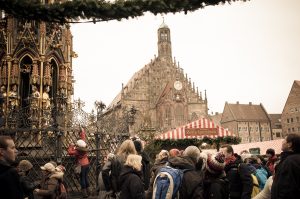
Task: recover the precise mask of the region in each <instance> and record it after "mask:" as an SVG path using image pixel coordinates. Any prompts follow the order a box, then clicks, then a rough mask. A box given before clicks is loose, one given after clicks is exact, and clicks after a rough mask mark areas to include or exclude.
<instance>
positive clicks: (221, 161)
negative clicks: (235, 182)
mask: <svg viewBox="0 0 300 199" xmlns="http://www.w3.org/2000/svg"><path fill="white" fill-rule="evenodd" d="M206 165H207V170H208V171H209V172H210V173H213V174H218V173H222V172H224V168H225V155H224V154H222V153H217V154H214V155H212V154H208V155H207V163H206Z"/></svg>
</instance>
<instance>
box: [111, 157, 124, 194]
mask: <svg viewBox="0 0 300 199" xmlns="http://www.w3.org/2000/svg"><path fill="white" fill-rule="evenodd" d="M121 170H122V163H121V161H120V160H119V158H117V157H114V158H113V159H112V160H111V172H110V183H111V188H112V190H113V192H114V193H118V192H120V190H121V183H120V174H121Z"/></svg>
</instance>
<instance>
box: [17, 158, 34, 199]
mask: <svg viewBox="0 0 300 199" xmlns="http://www.w3.org/2000/svg"><path fill="white" fill-rule="evenodd" d="M32 168H33V165H32V164H31V162H30V161H28V160H21V161H20V162H19V164H18V170H19V175H20V182H21V186H22V189H23V192H24V196H25V197H27V198H28V199H34V196H33V190H34V189H35V188H36V187H37V186H38V185H39V183H36V182H33V181H32V179H31V178H29V177H28V174H29V172H30V170H31V169H32Z"/></svg>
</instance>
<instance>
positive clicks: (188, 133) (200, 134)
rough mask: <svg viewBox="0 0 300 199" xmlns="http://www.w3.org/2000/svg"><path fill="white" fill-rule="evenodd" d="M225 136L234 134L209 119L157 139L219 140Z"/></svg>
mask: <svg viewBox="0 0 300 199" xmlns="http://www.w3.org/2000/svg"><path fill="white" fill-rule="evenodd" d="M224 136H234V134H233V133H231V132H230V131H228V130H227V129H224V128H223V127H220V126H218V125H215V124H214V122H213V121H211V120H209V119H206V118H201V119H198V120H196V121H193V122H191V123H188V124H186V125H183V126H180V127H178V128H176V129H173V130H171V131H168V132H165V133H162V134H160V135H158V136H156V139H161V140H166V139H171V140H177V139H191V138H198V139H201V138H204V137H210V138H217V137H224Z"/></svg>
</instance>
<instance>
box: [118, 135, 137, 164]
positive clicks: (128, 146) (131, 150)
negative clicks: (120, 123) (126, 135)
mask: <svg viewBox="0 0 300 199" xmlns="http://www.w3.org/2000/svg"><path fill="white" fill-rule="evenodd" d="M129 154H137V152H136V150H135V146H134V143H133V141H132V140H125V141H124V142H122V144H121V145H120V147H119V149H118V150H117V156H118V157H119V158H120V159H121V160H122V161H123V162H125V161H126V159H127V156H128V155H129Z"/></svg>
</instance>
